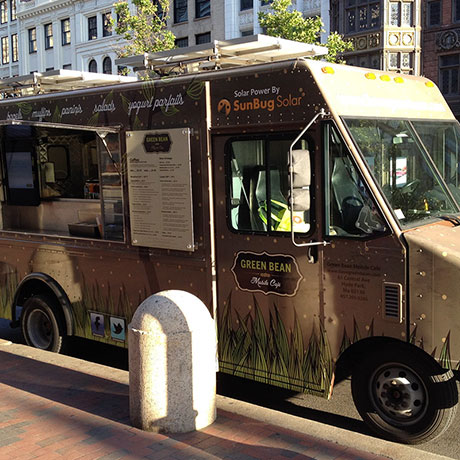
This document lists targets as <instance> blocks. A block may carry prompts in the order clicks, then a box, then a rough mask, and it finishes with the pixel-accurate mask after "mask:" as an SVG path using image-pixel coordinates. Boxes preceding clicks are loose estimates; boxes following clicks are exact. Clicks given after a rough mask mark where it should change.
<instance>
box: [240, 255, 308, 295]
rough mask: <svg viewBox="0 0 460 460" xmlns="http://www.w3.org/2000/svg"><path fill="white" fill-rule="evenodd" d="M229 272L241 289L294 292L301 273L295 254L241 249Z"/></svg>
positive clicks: (289, 293) (300, 278) (265, 291)
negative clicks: (293, 255)
mask: <svg viewBox="0 0 460 460" xmlns="http://www.w3.org/2000/svg"><path fill="white" fill-rule="evenodd" d="M232 273H233V275H234V277H235V281H236V284H237V285H238V287H239V288H240V289H241V290H243V291H250V292H262V293H264V294H266V295H268V294H276V295H281V296H293V295H295V294H296V292H297V290H298V288H299V283H300V281H301V280H302V278H303V277H302V274H301V273H300V271H299V267H298V265H297V262H296V260H295V259H294V257H292V256H290V255H284V254H268V253H267V252H262V253H255V252H247V251H241V252H238V254H237V255H236V257H235V260H234V262H233V266H232Z"/></svg>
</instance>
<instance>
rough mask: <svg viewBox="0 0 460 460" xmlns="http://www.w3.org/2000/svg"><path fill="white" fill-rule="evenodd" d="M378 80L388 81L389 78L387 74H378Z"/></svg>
mask: <svg viewBox="0 0 460 460" xmlns="http://www.w3.org/2000/svg"><path fill="white" fill-rule="evenodd" d="M380 80H382V81H390V80H391V78H390V77H389V76H388V75H380Z"/></svg>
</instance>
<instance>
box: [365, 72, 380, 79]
mask: <svg viewBox="0 0 460 460" xmlns="http://www.w3.org/2000/svg"><path fill="white" fill-rule="evenodd" d="M364 76H365V77H366V78H367V79H368V80H375V79H376V78H377V77H376V76H375V73H372V72H367V73H366V74H364Z"/></svg>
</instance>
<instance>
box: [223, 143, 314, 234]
mask: <svg viewBox="0 0 460 460" xmlns="http://www.w3.org/2000/svg"><path fill="white" fill-rule="evenodd" d="M291 142H292V140H291V139H288V138H284V139H281V138H276V137H271V136H267V137H264V138H254V137H248V138H247V139H241V138H240V139H235V140H230V141H229V144H228V149H227V151H228V155H227V156H228V165H229V167H228V168H229V170H230V174H229V177H231V182H230V194H229V196H230V224H231V228H233V229H234V230H239V231H250V232H288V231H290V229H291V218H290V212H289V210H288V197H289V180H288V179H289V167H288V152H289V146H290V144H291ZM299 145H301V147H302V148H305V147H306V146H307V145H308V142H307V140H301V141H299ZM293 224H294V231H295V232H297V233H308V232H309V231H310V214H309V212H308V211H301V212H295V213H294V215H293Z"/></svg>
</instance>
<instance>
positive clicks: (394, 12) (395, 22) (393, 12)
mask: <svg viewBox="0 0 460 460" xmlns="http://www.w3.org/2000/svg"><path fill="white" fill-rule="evenodd" d="M399 19H400V16H399V2H390V26H399Z"/></svg>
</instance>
